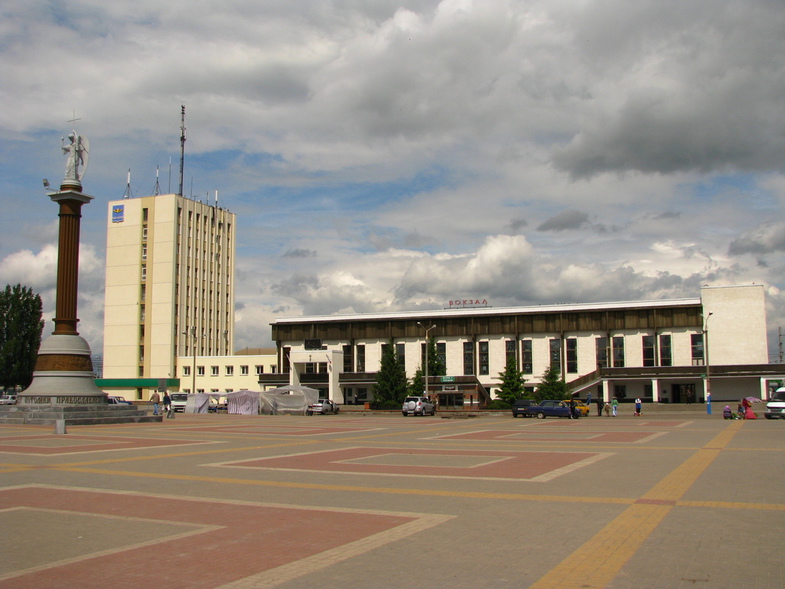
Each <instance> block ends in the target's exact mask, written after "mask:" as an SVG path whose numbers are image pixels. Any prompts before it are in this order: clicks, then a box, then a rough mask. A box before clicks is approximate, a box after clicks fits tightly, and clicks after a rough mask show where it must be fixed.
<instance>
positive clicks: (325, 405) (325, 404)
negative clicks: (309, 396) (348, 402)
mask: <svg viewBox="0 0 785 589" xmlns="http://www.w3.org/2000/svg"><path fill="white" fill-rule="evenodd" d="M339 411H340V408H339V407H338V405H336V404H335V403H333V402H332V401H330V399H319V400H318V401H317V402H316V403H314V404H313V405H309V406H308V415H313V414H314V413H320V414H322V415H326V414H327V413H338V412H339Z"/></svg>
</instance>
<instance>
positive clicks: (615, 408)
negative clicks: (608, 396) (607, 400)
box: [611, 397, 619, 417]
mask: <svg viewBox="0 0 785 589" xmlns="http://www.w3.org/2000/svg"><path fill="white" fill-rule="evenodd" d="M611 409H612V410H613V416H614V417H616V412H617V411H618V409H619V400H618V399H617V398H616V397H613V399H612V400H611Z"/></svg>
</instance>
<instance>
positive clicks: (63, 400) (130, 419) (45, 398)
mask: <svg viewBox="0 0 785 589" xmlns="http://www.w3.org/2000/svg"><path fill="white" fill-rule="evenodd" d="M107 399H108V397H107V395H106V393H104V392H103V391H102V390H100V389H99V388H98V387H97V386H95V375H94V374H93V365H92V361H91V359H90V346H89V345H88V344H87V342H86V341H85V340H84V339H83V338H81V337H79V336H78V335H69V334H57V335H52V336H50V337H48V338H46V339H45V340H44V341H43V342H42V343H41V348H40V349H39V351H38V360H37V361H36V365H35V371H34V372H33V382H32V383H31V384H30V386H29V387H28V388H27V389H25V390H24V391H22V392H21V393H19V395H18V396H17V399H16V405H11V406H4V407H0V423H17V424H20V423H30V424H56V423H57V422H58V421H62V422H63V424H64V425H101V424H108V423H149V422H160V421H162V418H161V416H160V415H151V414H150V413H149V412H148V411H145V410H142V409H137V408H135V407H133V406H132V405H109V404H108V402H107Z"/></svg>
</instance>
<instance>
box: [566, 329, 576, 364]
mask: <svg viewBox="0 0 785 589" xmlns="http://www.w3.org/2000/svg"><path fill="white" fill-rule="evenodd" d="M565 344H566V346H567V372H578V340H577V338H574V337H570V338H567V340H566V341H565Z"/></svg>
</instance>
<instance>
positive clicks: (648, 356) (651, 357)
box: [643, 335, 656, 366]
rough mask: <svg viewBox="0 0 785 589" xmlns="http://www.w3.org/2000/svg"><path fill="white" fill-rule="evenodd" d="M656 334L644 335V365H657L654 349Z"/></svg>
mask: <svg viewBox="0 0 785 589" xmlns="http://www.w3.org/2000/svg"><path fill="white" fill-rule="evenodd" d="M654 341H655V340H654V336H653V335H644V336H643V365H644V366H655V365H656V364H655V359H656V358H655V353H654V352H655V350H654Z"/></svg>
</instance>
